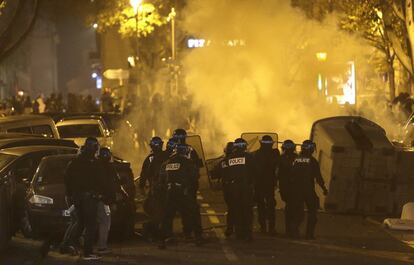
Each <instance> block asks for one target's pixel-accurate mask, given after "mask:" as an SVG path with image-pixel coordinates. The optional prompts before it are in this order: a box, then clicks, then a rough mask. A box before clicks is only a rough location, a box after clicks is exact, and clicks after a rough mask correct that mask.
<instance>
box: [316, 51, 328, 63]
mask: <svg viewBox="0 0 414 265" xmlns="http://www.w3.org/2000/svg"><path fill="white" fill-rule="evenodd" d="M316 59H318V61H320V62H325V61H326V59H328V54H327V53H326V52H317V53H316Z"/></svg>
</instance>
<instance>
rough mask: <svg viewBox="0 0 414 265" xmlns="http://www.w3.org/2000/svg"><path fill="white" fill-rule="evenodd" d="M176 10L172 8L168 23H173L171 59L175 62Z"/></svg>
mask: <svg viewBox="0 0 414 265" xmlns="http://www.w3.org/2000/svg"><path fill="white" fill-rule="evenodd" d="M176 15H177V13H176V12H175V8H174V7H173V8H171V12H170V14H168V21H171V57H172V60H175V16H176Z"/></svg>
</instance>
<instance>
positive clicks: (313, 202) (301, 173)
mask: <svg viewBox="0 0 414 265" xmlns="http://www.w3.org/2000/svg"><path fill="white" fill-rule="evenodd" d="M315 148H316V146H315V143H313V142H312V141H311V140H305V141H304V142H303V143H302V145H301V152H300V154H299V155H298V157H296V158H295V160H294V161H293V168H292V176H293V179H292V191H293V192H292V196H295V197H296V198H300V199H301V200H302V202H301V208H300V207H299V204H298V205H297V208H296V206H295V210H294V211H295V214H294V215H295V219H296V221H295V226H296V229H297V227H298V226H299V225H300V223H301V222H302V221H303V217H304V209H303V204H305V205H306V208H307V209H308V214H307V225H306V239H314V238H315V226H316V223H317V211H318V208H319V198H318V196H317V195H316V192H315V181H316V183H317V184H318V185H319V186H320V187H321V188H322V190H323V193H324V195H327V194H328V190H327V188H326V187H325V183H324V181H323V178H322V175H321V171H320V168H319V163H318V161H317V160H316V159H315V158H314V157H313V156H312V154H313V152H314V151H315Z"/></svg>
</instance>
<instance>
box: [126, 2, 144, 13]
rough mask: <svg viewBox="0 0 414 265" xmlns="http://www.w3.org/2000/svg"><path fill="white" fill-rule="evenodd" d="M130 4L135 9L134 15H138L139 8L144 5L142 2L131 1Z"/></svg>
mask: <svg viewBox="0 0 414 265" xmlns="http://www.w3.org/2000/svg"><path fill="white" fill-rule="evenodd" d="M129 4H130V5H131V6H132V8H133V9H134V13H135V14H138V9H139V6H140V5H141V4H142V0H129Z"/></svg>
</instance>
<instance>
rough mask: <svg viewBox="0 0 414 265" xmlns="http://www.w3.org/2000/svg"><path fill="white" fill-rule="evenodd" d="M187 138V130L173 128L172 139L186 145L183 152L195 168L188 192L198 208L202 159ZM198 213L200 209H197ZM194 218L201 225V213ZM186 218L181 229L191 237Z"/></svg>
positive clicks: (189, 225)
mask: <svg viewBox="0 0 414 265" xmlns="http://www.w3.org/2000/svg"><path fill="white" fill-rule="evenodd" d="M186 138H187V132H186V131H185V130H184V129H181V128H178V129H176V130H174V133H173V139H175V141H176V142H177V144H182V145H186V146H187V153H186V154H185V157H187V159H189V160H190V161H191V162H192V163H193V164H194V165H195V166H196V168H197V178H195V179H194V182H193V183H192V185H191V187H190V193H191V194H192V196H193V197H194V201H195V202H196V205H197V207H198V208H200V206H199V204H198V203H197V192H198V188H199V178H200V172H199V169H200V168H202V167H203V160H202V159H201V158H200V156H199V155H198V154H197V151H196V150H195V149H194V148H193V147H192V146H191V145H189V144H187V142H186ZM197 212H198V213H200V209H198V211H197ZM194 218H195V220H193V221H194V222H196V223H197V226H199V227H201V215H200V214H198V215H196V216H194ZM187 220H188V219H186V218H184V219H183V220H182V221H183V230H184V235H185V237H186V238H187V239H191V234H192V233H193V232H194V231H193V230H192V229H191V224H187V222H186V221H187Z"/></svg>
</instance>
